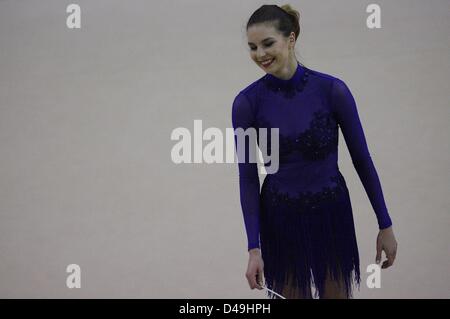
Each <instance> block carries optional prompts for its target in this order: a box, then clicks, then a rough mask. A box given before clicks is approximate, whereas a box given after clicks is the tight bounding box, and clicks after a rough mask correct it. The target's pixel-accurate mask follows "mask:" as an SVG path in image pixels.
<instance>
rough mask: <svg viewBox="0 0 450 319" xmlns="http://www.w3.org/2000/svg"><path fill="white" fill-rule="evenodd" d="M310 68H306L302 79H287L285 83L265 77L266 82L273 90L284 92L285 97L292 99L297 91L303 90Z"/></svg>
mask: <svg viewBox="0 0 450 319" xmlns="http://www.w3.org/2000/svg"><path fill="white" fill-rule="evenodd" d="M308 76H309V70H308V69H307V68H305V72H304V73H303V76H302V78H301V79H300V81H287V82H286V83H285V84H281V83H279V81H278V82H274V81H270V79H269V78H267V77H265V78H264V83H265V84H266V86H267V88H268V89H269V90H271V91H273V92H281V93H283V95H284V97H285V98H288V99H291V98H293V97H294V96H295V94H296V93H297V92H302V91H303V89H304V87H305V85H306V83H307V82H308Z"/></svg>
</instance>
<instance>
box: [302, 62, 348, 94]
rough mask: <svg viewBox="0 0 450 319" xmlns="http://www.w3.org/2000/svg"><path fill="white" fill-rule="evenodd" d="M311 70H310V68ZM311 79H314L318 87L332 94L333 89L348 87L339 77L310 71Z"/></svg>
mask: <svg viewBox="0 0 450 319" xmlns="http://www.w3.org/2000/svg"><path fill="white" fill-rule="evenodd" d="M308 69H309V68H308ZM309 74H310V77H311V78H313V79H314V81H315V82H316V84H317V85H319V86H321V87H323V88H324V89H325V90H327V91H328V92H331V90H332V88H333V87H338V86H346V84H345V82H344V80H343V79H342V78H340V77H338V76H337V75H333V74H330V73H325V72H321V71H318V70H314V69H309Z"/></svg>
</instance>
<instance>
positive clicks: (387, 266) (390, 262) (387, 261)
mask: <svg viewBox="0 0 450 319" xmlns="http://www.w3.org/2000/svg"><path fill="white" fill-rule="evenodd" d="M391 266H392V261H391V260H389V259H387V260H385V261H384V262H383V265H382V267H381V268H382V269H386V268H389V267H391Z"/></svg>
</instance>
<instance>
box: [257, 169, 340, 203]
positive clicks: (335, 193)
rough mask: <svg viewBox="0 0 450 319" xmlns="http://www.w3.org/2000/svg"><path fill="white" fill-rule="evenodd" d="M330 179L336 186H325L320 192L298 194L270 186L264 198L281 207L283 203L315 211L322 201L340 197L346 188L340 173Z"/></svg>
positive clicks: (264, 192) (265, 191)
mask: <svg viewBox="0 0 450 319" xmlns="http://www.w3.org/2000/svg"><path fill="white" fill-rule="evenodd" d="M330 180H331V181H333V182H335V183H336V184H335V185H334V186H324V187H322V189H321V190H320V191H318V192H312V191H304V192H297V193H296V195H290V194H288V193H284V192H280V191H279V190H278V188H277V187H275V186H273V185H272V186H268V187H267V188H266V189H265V190H264V191H263V196H264V198H268V201H269V202H268V203H269V204H270V205H273V206H275V207H279V205H280V204H281V203H282V204H283V205H286V206H287V207H291V208H293V209H295V210H297V211H314V210H315V209H318V208H319V206H320V204H321V203H324V202H330V201H334V200H336V199H338V198H339V197H340V196H341V194H342V193H343V192H344V191H345V190H346V187H347V186H346V185H345V181H343V178H342V176H341V175H340V174H338V175H335V176H331V177H330Z"/></svg>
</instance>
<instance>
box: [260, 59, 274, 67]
mask: <svg viewBox="0 0 450 319" xmlns="http://www.w3.org/2000/svg"><path fill="white" fill-rule="evenodd" d="M274 60H275V58H273V59H272V60H271V62H270V63H269V64H263V63H261V65H262V66H263V67H265V68H268V67H269V66H271V65H272V63H273V61H274Z"/></svg>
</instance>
